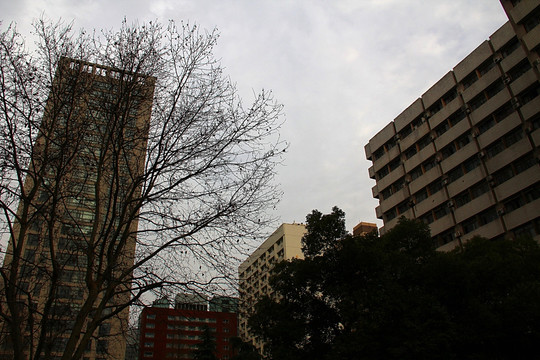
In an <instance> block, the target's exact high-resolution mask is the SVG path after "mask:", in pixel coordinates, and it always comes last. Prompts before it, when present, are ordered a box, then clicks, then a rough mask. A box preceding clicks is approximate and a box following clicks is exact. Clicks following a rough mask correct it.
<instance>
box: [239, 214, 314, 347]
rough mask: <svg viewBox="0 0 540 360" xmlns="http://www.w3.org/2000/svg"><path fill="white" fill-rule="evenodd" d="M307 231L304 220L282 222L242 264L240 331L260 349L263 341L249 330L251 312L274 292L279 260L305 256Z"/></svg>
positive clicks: (240, 277)
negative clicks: (271, 280) (272, 276)
mask: <svg viewBox="0 0 540 360" xmlns="http://www.w3.org/2000/svg"><path fill="white" fill-rule="evenodd" d="M305 233H306V227H305V225H304V224H282V225H281V226H280V227H279V228H277V230H276V231H274V232H273V233H272V235H270V236H269V237H268V239H267V240H266V241H265V242H263V243H262V244H261V246H259V247H258V248H257V250H255V251H254V252H253V253H252V254H251V255H250V256H249V257H248V258H247V259H246V260H245V261H244V262H243V263H242V264H240V266H239V267H238V274H239V281H240V284H239V292H240V302H239V306H238V333H239V335H240V337H241V338H242V340H244V341H249V342H251V343H252V344H253V345H255V346H256V347H257V348H258V349H259V350H261V347H262V343H261V342H260V341H258V340H257V339H256V338H254V337H253V336H252V335H251V334H250V332H249V327H248V324H247V322H248V318H249V315H250V314H251V313H252V312H253V307H254V305H255V304H256V303H257V301H258V300H259V299H260V298H261V297H263V296H265V295H270V296H272V295H273V291H272V288H271V287H270V285H269V283H268V280H269V277H270V271H271V270H272V269H273V268H274V266H275V264H276V263H278V262H280V261H283V260H290V259H303V258H304V254H303V253H302V237H303V236H304V234H305Z"/></svg>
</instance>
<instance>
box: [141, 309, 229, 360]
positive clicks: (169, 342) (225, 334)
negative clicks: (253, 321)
mask: <svg viewBox="0 0 540 360" xmlns="http://www.w3.org/2000/svg"><path fill="white" fill-rule="evenodd" d="M139 326H140V338H139V339H140V340H139V359H140V360H152V359H155V360H161V359H192V358H193V355H192V354H193V352H194V351H195V350H196V349H197V344H199V343H200V342H201V339H202V335H203V332H204V330H205V327H208V328H209V329H210V331H211V333H212V334H213V335H214V339H215V344H216V351H215V355H216V357H217V358H218V359H221V360H225V359H230V358H232V357H233V349H232V346H231V344H230V342H229V340H230V338H232V337H236V336H237V329H238V321H237V314H236V313H230V312H215V311H205V310H188V309H171V308H159V307H147V308H145V309H143V311H142V313H141V317H140V323H139Z"/></svg>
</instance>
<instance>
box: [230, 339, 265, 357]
mask: <svg viewBox="0 0 540 360" xmlns="http://www.w3.org/2000/svg"><path fill="white" fill-rule="evenodd" d="M230 342H231V346H232V348H233V350H234V352H235V354H236V355H234V356H233V357H232V358H231V360H261V359H262V357H261V355H259V353H258V351H257V349H256V348H255V346H253V345H251V343H247V342H244V341H242V339H240V338H239V337H233V338H231V340H230Z"/></svg>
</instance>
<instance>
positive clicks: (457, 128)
mask: <svg viewBox="0 0 540 360" xmlns="http://www.w3.org/2000/svg"><path fill="white" fill-rule="evenodd" d="M501 2H502V4H503V7H504V8H505V11H506V12H507V14H508V15H509V18H510V22H508V23H506V24H505V25H503V26H502V27H501V28H499V29H498V30H497V31H496V32H495V33H494V34H493V35H491V36H490V38H489V40H486V41H484V42H483V43H482V44H480V46H478V47H477V48H476V49H475V50H474V51H473V52H472V53H471V54H469V55H468V56H467V57H465V59H463V60H462V61H461V62H460V63H459V64H457V65H456V66H455V67H454V69H453V70H452V71H450V72H448V73H447V74H446V75H445V76H443V77H442V79H440V80H439V81H438V82H437V83H436V84H435V85H433V86H432V87H431V88H430V89H429V90H427V91H426V92H425V93H424V94H423V95H422V97H421V98H419V99H418V100H416V101H415V102H413V103H412V104H411V105H410V106H409V107H407V109H405V110H404V111H403V112H402V113H401V114H399V115H398V116H397V117H396V118H395V119H394V121H392V122H390V123H389V124H388V125H387V126H385V127H384V128H383V129H382V130H381V131H379V132H378V133H377V134H376V135H375V136H374V137H373V138H372V139H371V140H370V141H369V143H368V144H367V145H366V146H365V152H366V157H367V159H368V160H371V161H372V162H373V166H371V167H370V168H369V175H370V177H371V178H373V179H375V181H376V185H375V186H374V187H373V189H372V191H373V196H374V197H375V198H377V199H379V206H378V207H377V208H376V214H377V217H378V218H379V219H382V220H383V222H384V226H383V227H382V228H381V233H384V232H386V231H388V230H389V229H391V228H392V227H394V226H395V225H396V223H397V222H398V220H399V218H400V217H401V216H405V217H407V218H412V219H421V220H423V221H424V222H426V223H427V224H429V225H430V228H431V235H432V236H433V239H434V241H435V243H436V245H437V246H438V247H439V249H441V250H449V249H452V248H454V247H456V246H458V245H459V244H461V243H463V242H464V241H467V240H468V239H470V238H471V237H473V236H475V235H480V236H483V237H486V238H490V239H493V238H498V237H517V236H520V235H525V234H526V235H530V236H532V237H534V238H535V239H540V165H539V160H540V149H539V146H540V82H539V80H540V73H539V65H540V56H539V52H538V51H539V45H540V26H539V24H540V1H538V0H528V1H525V0H523V1H514V0H512V1H508V0H503V1H501Z"/></svg>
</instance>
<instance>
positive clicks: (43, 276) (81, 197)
mask: <svg viewBox="0 0 540 360" xmlns="http://www.w3.org/2000/svg"><path fill="white" fill-rule="evenodd" d="M154 82H155V79H154V78H151V77H146V76H143V75H140V74H134V73H127V72H122V71H120V70H117V69H113V68H109V67H106V66H102V65H98V64H91V63H87V62H83V61H78V60H73V59H69V58H62V59H61V60H60V62H59V65H58V68H57V70H56V75H55V79H54V81H53V84H52V88H51V91H50V94H49V98H48V100H47V105H46V107H45V112H44V115H43V119H42V122H41V125H40V129H39V134H38V136H37V138H36V140H35V142H34V147H33V151H32V158H31V161H30V165H29V168H28V170H27V172H26V179H25V182H24V189H23V190H24V191H23V193H24V195H21V201H20V203H19V207H18V210H17V218H18V221H17V222H16V223H15V224H14V230H13V231H12V233H11V239H10V243H9V246H8V249H7V251H6V255H5V259H4V265H3V269H2V271H3V274H5V275H7V277H6V278H7V279H8V280H7V281H9V282H10V283H9V285H10V287H9V288H10V289H12V290H13V292H11V293H9V291H8V290H6V291H4V293H3V294H2V302H4V304H3V306H4V305H5V307H4V310H5V309H7V308H8V305H9V304H10V303H12V304H13V303H14V302H16V303H17V304H18V307H17V308H15V309H16V310H15V311H16V312H17V316H18V319H19V320H20V322H21V323H20V329H21V331H22V332H23V333H24V334H25V342H24V344H23V346H24V351H25V352H26V353H28V354H31V353H33V352H36V351H38V349H37V348H36V344H38V343H39V342H40V341H39V340H40V337H42V338H41V343H42V344H46V345H45V346H44V347H42V348H40V349H39V351H40V353H42V354H43V356H45V357H47V358H53V359H56V358H60V356H61V355H62V353H63V351H64V349H65V347H66V343H67V341H68V338H69V335H70V334H71V331H72V329H73V326H74V324H75V320H76V318H77V315H78V314H79V311H80V310H81V308H82V307H83V306H84V304H85V301H86V300H87V299H88V298H89V297H90V296H95V297H96V300H95V301H94V303H93V307H92V311H91V312H90V313H89V316H88V317H87V318H86V319H83V320H84V324H83V328H86V326H87V325H88V324H89V323H90V322H91V321H92V317H93V316H94V315H95V314H97V313H98V311H99V312H100V314H101V316H105V317H107V314H111V315H110V318H109V319H107V320H106V321H104V322H103V323H102V324H101V325H100V326H99V327H98V328H97V329H96V331H95V333H94V336H93V338H92V339H91V340H90V343H89V345H88V346H87V348H86V350H85V352H84V355H83V358H84V359H85V360H86V359H88V360H90V359H123V358H124V353H125V347H126V344H125V331H127V321H128V309H127V308H125V307H124V306H122V304H126V303H127V302H128V301H129V298H130V292H129V289H130V284H129V283H121V284H117V287H116V289H115V290H114V292H113V295H111V294H106V293H105V291H103V290H102V289H93V290H95V293H93V294H91V295H89V293H90V290H89V289H91V286H90V285H88V284H89V283H94V284H96V286H102V285H99V284H107V282H106V281H105V282H101V281H102V279H104V278H105V279H110V280H109V281H111V282H112V281H114V279H115V275H114V274H117V273H121V272H124V271H125V269H127V268H129V267H131V266H132V265H133V260H134V253H135V233H136V231H137V225H138V224H137V215H136V214H137V209H135V208H133V207H132V206H131V205H130V202H131V201H133V199H135V198H136V197H137V196H138V193H140V184H134V180H133V179H136V178H137V177H138V176H139V175H140V174H141V173H142V171H143V169H144V160H145V159H144V158H145V153H146V139H147V136H148V128H149V120H150V109H151V105H152V98H153V91H154ZM130 211H131V215H127V213H129V212H130ZM113 244H114V246H113ZM119 244H121V245H119ZM114 249H121V251H120V252H119V253H115V252H114V251H115V250H114ZM14 262H16V263H19V264H21V265H20V266H19V267H13V266H12V265H13V263H14ZM13 269H15V271H13ZM124 278H126V279H129V276H126V277H124ZM128 282H129V281H128ZM3 288H4V287H3ZM4 290H5V288H4ZM103 299H106V300H103ZM13 312H14V311H13V310H11V314H13ZM115 314H116V315H115ZM4 325H5V323H4V324H2V332H3V337H2V339H1V341H2V344H1V349H0V353H1V354H2V355H3V358H10V356H12V355H10V352H11V351H12V349H13V344H12V343H10V334H9V333H10V331H11V330H10V328H9V327H6V326H4ZM83 334H84V331H83ZM43 338H45V339H46V341H45V342H43Z"/></svg>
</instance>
